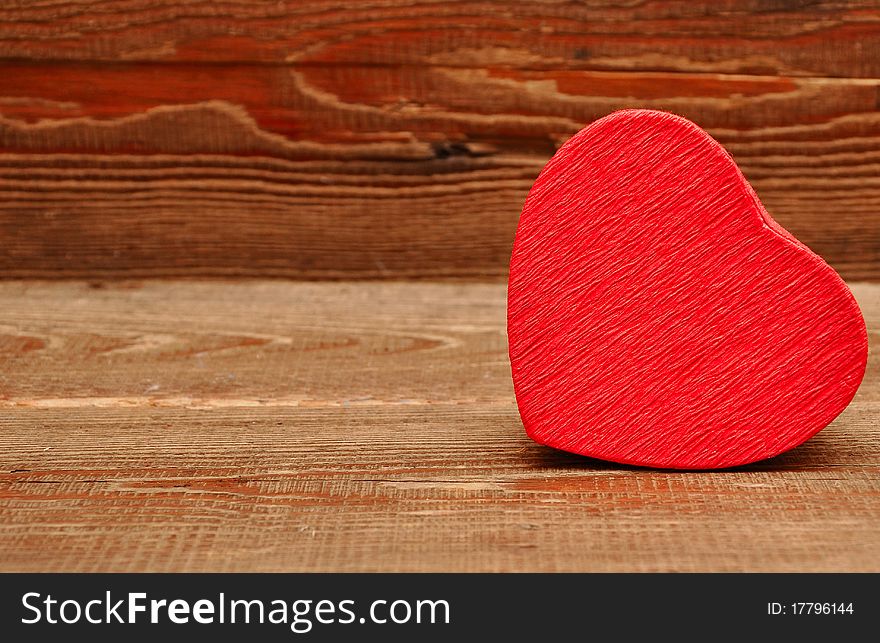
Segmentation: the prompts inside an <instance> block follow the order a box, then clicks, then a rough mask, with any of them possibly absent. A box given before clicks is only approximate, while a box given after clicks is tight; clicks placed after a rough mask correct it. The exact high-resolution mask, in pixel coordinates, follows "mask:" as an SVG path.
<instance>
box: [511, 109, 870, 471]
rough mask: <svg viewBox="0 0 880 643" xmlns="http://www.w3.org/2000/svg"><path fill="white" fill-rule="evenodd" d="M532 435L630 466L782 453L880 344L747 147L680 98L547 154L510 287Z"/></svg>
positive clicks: (522, 405) (831, 414) (822, 419)
mask: <svg viewBox="0 0 880 643" xmlns="http://www.w3.org/2000/svg"><path fill="white" fill-rule="evenodd" d="M507 312H508V336H509V340H510V361H511V365H512V368H513V382H514V388H515V390H516V398H517V403H518V405H519V409H520V414H521V416H522V419H523V424H524V425H525V428H526V431H527V433H528V434H529V436H530V437H531V438H532V439H533V440H535V441H537V442H540V443H542V444H546V445H548V446H551V447H555V448H557V449H563V450H565V451H572V452H574V453H581V454H584V455H588V456H592V457H596V458H602V459H603V460H611V461H613V462H620V463H626V464H636V465H647V466H654V467H669V468H686V469H704V468H706V469H708V468H718V467H730V466H735V465H741V464H746V463H748V462H754V461H756V460H761V459H763V458H769V457H771V456H774V455H777V454H779V453H782V452H783V451H786V450H788V449H791V448H792V447H795V446H797V445H798V444H800V443H802V442H803V441H804V440H806V439H808V438H809V437H811V436H812V435H814V434H815V433H817V432H818V431H819V430H820V429H822V428H823V427H824V426H825V425H827V424H828V423H829V422H831V420H833V419H834V418H835V417H836V416H837V415H838V414H839V413H840V412H841V411H842V410H843V409H844V408H845V407H846V405H847V404H849V402H850V400H852V397H853V395H855V392H856V389H857V388H858V386H859V383H860V382H861V380H862V376H863V375H864V372H865V363H866V360H867V352H868V342H867V333H866V331H865V322H864V319H863V318H862V315H861V312H860V311H859V307H858V304H856V301H855V299H854V298H853V296H852V294H851V293H850V291H849V289H848V288H847V287H846V284H844V282H843V280H841V278H840V277H839V276H838V275H837V273H835V272H834V270H833V269H832V268H831V267H830V266H828V265H827V264H826V263H825V262H824V261H822V259H821V258H820V257H819V256H817V255H815V254H813V253H812V252H811V251H810V250H809V249H808V248H807V247H806V246H804V245H803V244H801V243H800V242H799V241H797V240H796V239H795V238H794V237H793V236H791V235H790V234H789V233H788V232H786V231H785V230H784V229H783V228H782V227H781V226H780V225H779V224H777V223H776V222H775V221H773V219H771V218H770V215H768V214H767V212H766V211H765V210H764V208H763V206H762V205H761V203H760V201H758V197H757V196H756V195H755V192H754V191H753V190H752V188H751V186H750V185H749V184H748V182H747V181H746V179H745V177H743V175H742V173H741V172H740V171H739V168H738V167H737V166H736V164H735V163H734V161H733V159H732V158H731V157H730V156H729V155H728V154H727V152H726V151H725V150H724V148H722V147H721V145H719V144H718V143H717V142H716V141H715V140H714V139H712V138H711V137H710V136H709V135H708V134H706V132H704V131H703V130H701V129H700V128H699V127H697V126H696V125H694V124H693V123H691V122H690V121H688V120H686V119H684V118H681V117H678V116H674V115H672V114H668V113H664V112H654V111H647V110H627V111H622V112H616V113H614V114H611V115H610V116H606V117H605V118H602V119H600V120H598V121H596V122H594V123H593V124H592V125H590V126H589V127H587V128H585V129H583V130H582V131H581V132H579V133H578V134H577V135H575V136H574V137H573V138H572V139H571V140H569V141H568V142H567V143H566V144H565V145H563V146H562V148H561V149H560V150H559V151H558V152H557V153H556V155H555V156H554V157H553V158H552V159H551V160H550V162H549V163H547V166H546V167H545V168H544V170H543V171H542V172H541V174H540V176H539V177H538V179H537V181H536V182H535V185H534V186H533V187H532V190H531V192H530V193H529V196H528V199H527V200H526V203H525V207H524V208H523V212H522V217H521V218H520V222H519V228H518V229H517V233H516V242H515V244H514V248H513V257H512V258H511V262H510V284H509V290H508V310H507Z"/></svg>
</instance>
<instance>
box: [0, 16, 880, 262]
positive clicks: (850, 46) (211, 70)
mask: <svg viewBox="0 0 880 643" xmlns="http://www.w3.org/2000/svg"><path fill="white" fill-rule="evenodd" d="M0 61H2V63H0V116H2V118H0V275H2V276H6V277H52V278H54V277H59V276H67V277H73V276H79V277H102V278H103V277H116V276H129V277H131V276H136V277H147V276H168V275H199V276H205V275H215V276H216V275H249V276H286V277H305V278H327V277H330V278H363V277H379V278H410V277H418V278H436V277H441V278H446V277H459V278H498V279H503V278H505V276H506V270H507V261H508V258H509V251H510V247H511V242H512V239H513V232H514V229H515V225H516V220H517V217H518V214H519V210H520V208H521V206H522V202H523V200H524V198H525V194H526V192H527V190H528V188H529V187H530V185H531V182H532V181H533V179H534V178H535V176H536V175H537V173H538V171H539V170H540V168H541V167H542V165H543V164H544V163H545V162H546V161H547V159H548V158H549V157H550V156H551V155H552V153H553V152H554V150H555V149H556V148H557V147H558V146H559V145H560V144H561V143H562V142H563V141H565V140H566V139H567V138H568V137H569V136H571V135H572V134H573V133H575V132H576V131H577V130H578V129H580V128H581V127H583V126H584V125H585V124H586V123H588V122H590V121H591V120H593V119H595V118H597V117H599V116H602V115H604V114H606V113H608V112H610V111H612V110H614V109H619V108H623V107H652V108H659V109H666V110H671V111H674V112H678V113H679V114H682V115H684V116H687V117H689V118H691V119H693V120H695V121H696V122H698V123H699V124H700V125H702V126H703V127H705V128H706V129H708V130H709V132H710V133H712V134H713V135H714V136H716V137H717V138H718V140H719V141H721V142H722V143H723V144H724V145H725V146H726V147H727V148H728V149H729V150H730V151H731V153H732V154H733V155H734V157H735V158H736V160H737V161H738V162H739V163H740V165H741V167H742V169H743V171H744V172H745V174H746V176H747V177H748V178H749V180H750V181H752V183H753V185H754V186H755V188H756V189H757V191H758V193H759V195H760V196H761V198H762V200H763V201H764V204H765V205H766V206H767V208H768V210H769V211H770V212H771V214H772V215H773V216H774V217H775V218H777V220H778V221H779V222H780V223H782V224H783V225H784V226H785V227H787V228H788V229H789V230H791V231H792V232H793V233H794V234H795V235H796V236H798V237H799V238H800V239H802V240H803V241H804V242H806V243H807V244H808V245H810V246H811V247H812V248H813V249H814V250H816V251H817V252H818V253H820V254H821V255H822V256H824V257H825V258H826V259H827V260H828V261H830V262H831V263H832V264H833V265H834V266H835V267H837V268H838V270H839V271H840V272H841V273H842V274H843V275H844V277H846V278H848V279H877V278H880V225H878V224H880V196H878V195H880V177H878V168H880V111H878V104H880V80H878V79H880V5H878V2H877V1H876V0H859V1H849V2H840V1H832V2H798V1H792V2H783V1H768V0H743V1H740V0H737V1H733V0H730V1H721V2H693V1H692V0H664V1H659V0H658V1H651V0H646V1H643V2H631V3H630V2H627V3H624V2H590V3H570V2H565V3H561V2H556V1H549V2H544V1H541V0H528V1H526V2H494V3H493V2H444V1H440V2H433V1H427V2H415V1H411V0H406V1H398V0H385V1H382V2H339V1H334V2H326V1H320V0H319V1H314V2H277V1H275V0H272V1H271V2H232V3H229V2H222V3H218V2H213V1H210V0H174V1H173V2H166V1H164V0H163V1H156V0H153V1H147V0H120V1H102V2H98V1H92V2H90V1H84V2H62V1H59V2H42V1H37V2H31V1H17V0H11V1H10V0H5V1H3V2H0Z"/></svg>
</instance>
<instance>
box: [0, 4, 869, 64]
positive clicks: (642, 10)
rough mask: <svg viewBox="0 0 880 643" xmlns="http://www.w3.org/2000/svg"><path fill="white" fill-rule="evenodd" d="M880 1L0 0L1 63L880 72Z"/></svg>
mask: <svg viewBox="0 0 880 643" xmlns="http://www.w3.org/2000/svg"><path fill="white" fill-rule="evenodd" d="M877 9H878V4H877V2H876V1H875V0H849V1H834V0H831V1H828V0H824V1H822V0H820V1H811V2H797V1H794V2H785V1H783V2H767V1H766V0H747V1H745V2H741V1H738V0H724V1H721V2H705V1H704V2H691V1H689V0H672V1H667V0H663V1H660V0H647V1H641V2H628V3H623V2H589V3H560V2H556V1H554V0H538V1H535V0H526V1H524V0H518V1H515V2H505V1H503V0H496V1H495V2H451V1H449V0H441V1H435V0H428V1H418V0H392V1H385V2H381V3H375V2H358V1H357V0H348V1H339V0H319V1H316V2H308V3H302V2H296V1H294V0H291V1H282V2H277V1H276V0H262V1H258V2H226V3H215V2H210V1H209V0H181V1H178V2H173V3H171V2H152V1H149V0H111V1H107V0H85V1H79V2H26V1H17V0H12V1H10V0H6V1H5V2H3V3H2V4H0V57H4V58H18V59H40V60H100V61H110V62H116V61H119V60H127V61H195V62H203V61H209V62H214V61H218V60H222V61H231V62H274V63H278V62H297V63H300V64H303V63H308V64H340V63H341V64H346V63H367V64H372V65H417V66H422V65H434V64H441V65H456V66H464V67H483V66H487V65H489V66H494V65H498V64H504V65H510V66H516V67H520V68H522V67H529V68H552V69H600V70H631V69H639V70H645V69H656V70H663V71H685V72H694V71H697V72H706V71H708V72H721V73H747V74H782V75H797V76H843V77H851V76H856V77H868V78H878V77H880V14H878V11H877Z"/></svg>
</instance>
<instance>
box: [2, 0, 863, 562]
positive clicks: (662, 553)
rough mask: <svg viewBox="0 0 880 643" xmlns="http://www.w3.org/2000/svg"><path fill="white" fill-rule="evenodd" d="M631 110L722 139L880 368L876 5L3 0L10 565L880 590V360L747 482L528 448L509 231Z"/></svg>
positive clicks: (5, 457) (744, 471)
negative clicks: (723, 581)
mask: <svg viewBox="0 0 880 643" xmlns="http://www.w3.org/2000/svg"><path fill="white" fill-rule="evenodd" d="M623 107H653V108H659V109H667V110H671V111H675V112H678V113H680V114H682V115H685V116H687V117H690V118H692V119H694V120H695V121H697V122H698V123H699V124H701V125H702V126H704V127H705V128H706V129H708V130H709V131H710V132H711V133H712V134H713V135H714V136H715V137H716V138H718V140H720V141H721V142H722V143H723V144H724V145H725V146H726V147H727V149H728V150H730V151H731V153H732V154H733V155H734V157H735V158H736V160H737V161H738V162H739V164H740V166H741V167H742V169H743V171H744V172H745V174H746V175H747V177H748V178H749V180H750V181H751V182H752V184H753V185H754V187H755V188H756V190H757V192H758V193H759V195H760V197H761V199H762V200H763V202H764V204H765V205H766V206H767V208H768V210H769V211H770V212H771V214H772V215H773V216H774V217H775V218H776V219H777V220H778V221H779V222H780V223H782V224H783V225H784V226H785V227H786V228H788V229H789V230H790V231H791V232H793V233H794V234H795V235H796V236H798V237H799V238H800V239H801V240H802V241H804V242H806V243H807V244H808V245H810V246H811V247H812V248H813V249H814V250H816V251H817V252H818V253H820V254H821V255H822V256H823V257H825V258H826V260H828V261H829V262H830V263H831V264H832V265H833V266H834V267H835V268H836V269H838V270H839V271H840V272H841V274H842V275H843V276H844V277H845V278H846V279H848V280H850V282H851V283H852V287H853V290H854V292H855V294H856V296H857V298H858V300H859V302H860V304H861V306H862V308H863V311H864V313H865V316H866V319H867V322H868V328H869V335H870V341H871V343H872V345H873V343H874V342H876V340H877V337H878V335H877V329H878V328H880V284H873V283H868V282H871V281H877V280H878V279H880V172H878V170H880V2H876V1H875V2H869V1H865V0H861V1H838V2H831V1H829V2H821V1H820V2H796V1H793V2H784V1H771V0H761V1H758V0H744V1H741V2H733V1H721V2H708V1H706V2H693V1H688V0H666V1H659V0H657V1H652V0H644V1H641V2H610V1H596V2H585V3H575V2H555V1H553V2H549V1H548V2H544V1H542V0H529V1H528V2H494V3H493V2H448V1H438V2H429V1H426V2H412V1H411V2H406V1H399V0H381V1H376V2H340V1H335V2H322V1H314V2H302V3H300V2H277V1H274V0H273V1H272V2H212V1H208V0H173V1H170V0H169V1H166V0H153V1H147V0H119V1H102V2H98V1H89V0H81V1H72V0H71V1H65V0H51V1H50V0H45V1H44V0H36V1H30V0H0V277H2V278H4V279H5V280H4V281H2V282H0V570H35V571H144V570H148V571H189V570H202V571H228V570H232V571H248V570H265V571H299V570H307V571H403V570H410V571H412V570H433V571H457V570H462V571H718V570H724V571H744V570H745V571H755V570H760V571H808V570H822V571H834V570H837V571H849V570H852V571H865V570H872V571H880V562H878V561H880V446H878V445H880V442H878V440H880V362H878V361H877V359H876V357H875V354H874V351H873V350H872V352H871V355H870V358H869V365H868V373H867V375H866V378H865V382H864V383H863V386H862V388H861V390H860V391H859V393H858V395H857V396H856V399H855V400H854V402H853V404H852V405H851V406H850V408H849V409H847V410H846V411H845V412H844V414H843V415H841V417H840V418H839V419H838V420H836V421H835V422H834V423H833V424H832V425H831V426H829V427H828V428H827V429H825V430H824V431H823V432H822V433H820V434H819V435H818V436H817V437H816V438H814V439H813V440H810V441H809V442H808V443H807V444H805V445H804V446H802V447H800V448H798V449H795V450H794V451H792V452H790V453H788V454H785V455H783V456H781V457H779V458H775V459H773V460H770V461H767V462H763V463H759V464H756V465H752V466H749V467H742V468H739V469H735V470H729V471H723V472H715V473H700V472H669V471H652V470H643V469H637V468H631V467H622V466H617V465H610V464H606V463H602V462H599V461H596V460H591V459H589V458H581V457H577V456H572V455H568V454H564V453H561V452H556V451H553V450H551V449H547V448H545V447H541V446H538V445H536V444H534V443H532V442H531V441H529V440H528V438H527V437H526V436H525V434H524V432H523V430H522V425H521V423H520V421H519V417H518V414H517V410H516V405H515V401H514V399H513V393H512V386H511V383H510V370H509V364H508V361H507V354H506V349H507V345H506V335H505V316H504V313H505V311H504V305H505V284H504V280H505V278H506V272H507V263H508V260H509V252H510V247H511V242H512V239H513V233H514V228H515V225H516V221H517V218H518V215H519V212H520V209H521V207H522V202H523V200H524V198H525V195H526V192H527V191H528V189H529V187H530V185H531V182H532V181H533V179H534V177H535V176H536V175H537V173H538V171H539V170H540V168H541V167H542V166H543V164H544V163H545V162H546V161H547V159H548V158H549V157H550V156H551V155H552V154H553V152H554V150H555V149H556V148H557V147H558V146H559V145H560V144H561V143H562V142H564V141H565V140H566V139H567V138H568V137H569V136H571V135H572V134H573V133H575V132H576V131H577V130H578V129H580V128H581V127H582V126H583V125H584V124H586V123H587V122H589V121H591V120H593V119H595V118H597V117H599V116H602V115H604V114H606V113H608V112H610V111H612V110H614V109H618V108H623ZM169 277H187V279H170V278H169ZM279 277H284V278H292V279H277V278H279ZM152 278H159V279H152ZM268 278H275V279H268ZM327 279H331V280H333V281H326V280H327ZM321 280H324V281H321ZM368 280H369V281H368ZM855 282H865V283H855Z"/></svg>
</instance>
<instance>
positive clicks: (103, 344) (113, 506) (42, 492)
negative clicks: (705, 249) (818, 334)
mask: <svg viewBox="0 0 880 643" xmlns="http://www.w3.org/2000/svg"><path fill="white" fill-rule="evenodd" d="M854 290H855V293H856V295H857V297H858V299H859V302H860V304H861V306H862V308H863V310H864V312H865V315H866V319H867V320H868V325H869V328H870V332H871V341H872V342H873V341H874V340H875V339H876V337H875V335H876V329H877V328H878V327H880V286H877V285H856V286H854ZM0 307H2V309H3V310H4V319H3V327H2V331H3V335H2V344H0V346H2V355H3V358H4V363H3V368H2V369H0V373H2V376H0V377H2V379H0V390H2V392H3V400H4V402H3V404H4V406H5V407H6V408H4V410H3V413H2V415H0V568H2V569H3V570H6V571H10V570H39V571H46V570H52V571H61V570H63V571H98V570H113V571H140V570H152V571H171V570H173V571H192V570H210V571H226V570H230V571H231V570H235V571H242V570H289V571H304V570H308V571H330V570H344V571H367V570H369V571H375V570H382V571H388V570H443V571H449V570H467V571H477V570H481V571H503V570H530V571H575V570H594V571H598V570H604V571H654V570H674V571H720V570H726V571H739V570H753V571H757V570H760V571H771V570H772V571H808V570H827V571H831V570H834V571H844V570H858V571H867V570H871V571H878V570H880V566H878V562H877V561H878V560H880V439H878V438H880V434H878V427H880V406H878V404H880V386H878V383H880V364H878V361H877V360H876V359H874V357H875V356H873V355H872V356H871V359H870V364H869V371H868V375H867V377H866V380H865V383H864V384H863V386H862V389H861V390H860V392H859V393H858V395H857V397H856V400H855V401H854V402H853V404H852V405H851V406H850V408H849V409H847V410H846V411H845V412H844V414H843V415H841V416H840V418H838V420H836V421H835V422H834V423H833V424H832V425H831V426H830V427H828V428H827V429H826V430H824V431H823V432H821V433H820V434H819V435H818V436H816V437H815V438H814V439H812V440H810V441H809V442H807V443H806V444H805V445H803V446H802V447H800V448H798V449H796V450H794V451H792V452H790V453H788V454H785V455H783V456H781V457H779V458H776V459H774V460H771V461H768V462H764V463H760V464H757V465H753V466H750V467H744V468H740V469H736V470H729V471H721V472H714V473H705V472H700V473H697V472H669V471H648V470H640V469H634V468H628V467H621V466H615V465H610V464H604V463H601V462H598V461H595V460H590V459H586V458H579V457H577V456H572V455H568V454H564V453H561V452H555V451H552V450H550V449H546V448H544V447H540V446H538V445H536V444H534V443H532V442H530V441H529V440H528V439H527V438H526V437H525V435H524V434H523V432H522V426H521V424H520V421H519V417H518V415H517V412H516V407H515V403H514V401H513V398H512V393H511V390H510V385H509V372H508V370H507V369H508V367H507V363H506V347H505V342H504V332H503V331H504V287H503V285H501V284H449V283H446V284H432V283H422V284H419V283H364V284H345V283H341V284H334V283H331V284H296V283H282V282H246V283H224V282H207V283H204V282H165V283H162V282H147V283H143V284H138V283H126V282H120V283H114V284H110V285H108V286H107V287H101V288H90V287H89V286H88V285H86V284H82V283H51V282H50V283H41V282H31V283H4V284H0ZM255 340H256V341H255ZM343 373H344V376H343V375H342V374H343ZM230 374H234V375H235V378H234V380H233V381H235V382H237V383H238V384H237V385H235V384H229V383H228V382H229V381H230V378H229V375H230ZM59 396H64V397H59Z"/></svg>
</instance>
